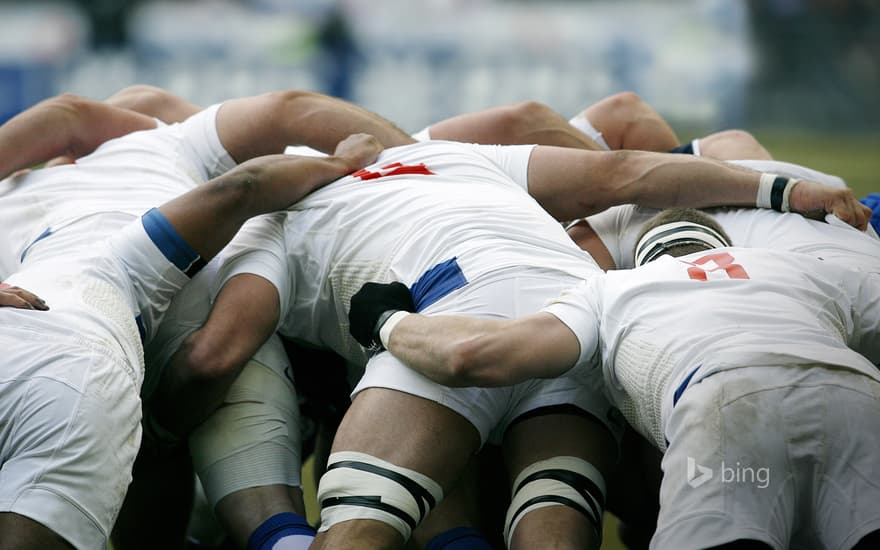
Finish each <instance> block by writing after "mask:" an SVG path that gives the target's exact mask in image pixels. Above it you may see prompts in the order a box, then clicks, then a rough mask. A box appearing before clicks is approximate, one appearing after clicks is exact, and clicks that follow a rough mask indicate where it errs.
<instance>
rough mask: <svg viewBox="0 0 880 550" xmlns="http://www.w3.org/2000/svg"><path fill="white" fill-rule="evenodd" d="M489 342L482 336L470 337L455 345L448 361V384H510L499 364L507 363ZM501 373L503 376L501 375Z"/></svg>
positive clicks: (485, 385)
mask: <svg viewBox="0 0 880 550" xmlns="http://www.w3.org/2000/svg"><path fill="white" fill-rule="evenodd" d="M492 349H493V348H492V346H491V344H490V343H489V342H487V341H486V340H485V339H482V338H479V337H478V338H469V339H467V340H464V341H461V342H458V343H456V344H454V345H453V347H452V351H451V353H450V354H449V359H448V361H447V363H446V374H447V377H448V378H447V379H446V380H444V381H443V383H444V384H445V385H447V386H459V387H465V386H477V387H493V386H502V385H507V384H510V383H511V382H510V380H507V379H506V378H505V376H503V374H504V370H499V369H497V368H494V367H497V366H500V365H506V364H507V363H506V362H505V361H504V359H503V358H502V357H497V356H496V354H494V353H493V351H492ZM499 374H501V375H502V376H499Z"/></svg>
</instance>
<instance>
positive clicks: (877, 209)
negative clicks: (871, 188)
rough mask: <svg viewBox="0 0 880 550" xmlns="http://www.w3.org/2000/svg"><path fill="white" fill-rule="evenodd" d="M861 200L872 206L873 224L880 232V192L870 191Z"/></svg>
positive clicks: (869, 206)
mask: <svg viewBox="0 0 880 550" xmlns="http://www.w3.org/2000/svg"><path fill="white" fill-rule="evenodd" d="M859 201H860V202H861V203H862V204H864V205H865V206H867V207H868V208H870V209H871V210H872V211H873V212H874V213H873V214H872V215H871V225H872V226H874V230H875V231H877V232H878V233H880V193H870V194H868V196H867V197H865V198H863V199H859Z"/></svg>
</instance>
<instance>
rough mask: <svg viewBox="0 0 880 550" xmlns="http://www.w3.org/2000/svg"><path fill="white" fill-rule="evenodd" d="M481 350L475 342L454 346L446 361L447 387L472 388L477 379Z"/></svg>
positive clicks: (468, 341) (465, 342)
mask: <svg viewBox="0 0 880 550" xmlns="http://www.w3.org/2000/svg"><path fill="white" fill-rule="evenodd" d="M478 358H479V348H478V347H477V346H475V345H474V343H473V341H471V340H466V341H464V342H459V343H457V344H455V345H453V346H452V351H451V352H450V354H449V358H448V360H447V361H446V368H445V370H446V381H445V383H446V385H448V386H470V385H473V384H472V383H471V382H472V381H473V380H474V379H475V378H478V377H477V371H478V369H477V365H478Z"/></svg>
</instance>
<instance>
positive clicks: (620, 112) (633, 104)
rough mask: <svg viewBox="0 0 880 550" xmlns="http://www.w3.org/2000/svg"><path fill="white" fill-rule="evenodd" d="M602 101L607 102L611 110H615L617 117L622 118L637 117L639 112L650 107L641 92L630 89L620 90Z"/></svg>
mask: <svg viewBox="0 0 880 550" xmlns="http://www.w3.org/2000/svg"><path fill="white" fill-rule="evenodd" d="M602 103H605V104H606V108H607V109H608V110H609V111H612V112H614V113H615V114H616V115H617V117H619V118H622V119H624V118H635V117H636V115H637V114H638V113H641V112H643V111H644V110H645V109H649V107H648V104H647V103H645V102H644V101H643V100H642V98H641V97H640V96H639V94H637V93H635V92H630V91H626V92H618V93H616V94H614V95H611V96H609V97H607V98H605V99H604V100H602Z"/></svg>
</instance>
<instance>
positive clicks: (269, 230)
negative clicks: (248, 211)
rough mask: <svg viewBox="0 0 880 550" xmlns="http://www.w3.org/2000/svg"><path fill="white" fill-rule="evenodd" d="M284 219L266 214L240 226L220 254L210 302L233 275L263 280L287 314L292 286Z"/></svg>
mask: <svg viewBox="0 0 880 550" xmlns="http://www.w3.org/2000/svg"><path fill="white" fill-rule="evenodd" d="M285 217H286V213H284V212H275V213H272V214H265V215H263V216H257V217H256V218H252V219H250V220H248V222H247V223H245V224H244V226H242V228H241V230H240V231H239V232H238V234H237V235H236V236H235V238H234V239H232V241H231V242H230V243H229V244H228V245H227V246H226V248H224V249H223V250H222V251H221V252H220V267H219V268H218V273H217V278H216V285H215V287H214V289H213V292H212V296H211V299H212V301H213V300H214V299H215V298H216V297H217V294H219V293H220V290H221V289H222V288H223V285H225V284H226V282H227V281H229V280H230V279H232V278H233V277H235V276H236V275H243V274H251V275H257V276H258V277H262V278H263V279H266V280H267V281H269V282H270V283H271V284H272V285H273V286H274V287H275V288H276V289H277V290H278V297H279V300H280V305H281V311H282V312H284V311H287V309H288V308H289V306H290V294H291V285H290V278H289V276H288V272H289V270H288V269H287V245H286V241H285V239H284V219H285ZM282 318H283V315H282Z"/></svg>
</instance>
